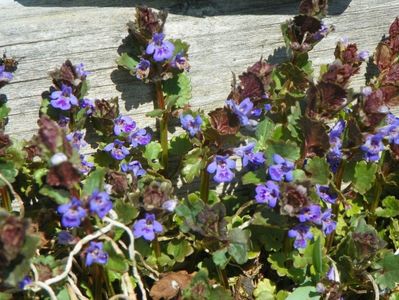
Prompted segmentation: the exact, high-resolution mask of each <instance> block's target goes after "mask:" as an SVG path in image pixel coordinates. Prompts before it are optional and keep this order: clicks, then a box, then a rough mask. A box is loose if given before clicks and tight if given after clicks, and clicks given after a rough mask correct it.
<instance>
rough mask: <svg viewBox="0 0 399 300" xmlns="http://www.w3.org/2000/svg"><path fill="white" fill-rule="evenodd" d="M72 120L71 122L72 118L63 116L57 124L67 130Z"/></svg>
mask: <svg viewBox="0 0 399 300" xmlns="http://www.w3.org/2000/svg"><path fill="white" fill-rule="evenodd" d="M70 120H71V119H70V118H68V117H65V116H63V115H61V116H60V118H59V119H58V121H57V123H58V125H60V127H63V128H65V127H67V126H68V124H69V121H70Z"/></svg>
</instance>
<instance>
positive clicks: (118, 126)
mask: <svg viewBox="0 0 399 300" xmlns="http://www.w3.org/2000/svg"><path fill="white" fill-rule="evenodd" d="M134 129H136V122H134V121H133V119H132V118H131V117H128V116H119V117H117V118H116V119H115V120H114V133H115V135H121V134H122V133H129V132H132V131H133V130H134Z"/></svg>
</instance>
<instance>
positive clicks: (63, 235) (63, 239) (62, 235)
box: [57, 230, 75, 246]
mask: <svg viewBox="0 0 399 300" xmlns="http://www.w3.org/2000/svg"><path fill="white" fill-rule="evenodd" d="M57 240H58V243H59V244H61V245H65V246H67V245H73V244H74V241H75V237H74V236H73V235H72V234H70V233H69V232H68V231H65V230H62V231H60V232H59V233H58V239H57Z"/></svg>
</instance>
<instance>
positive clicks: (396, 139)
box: [379, 113, 399, 145]
mask: <svg viewBox="0 0 399 300" xmlns="http://www.w3.org/2000/svg"><path fill="white" fill-rule="evenodd" d="M386 120H387V123H388V125H386V126H384V127H382V128H380V130H379V133H381V134H382V135H383V136H385V137H387V138H388V141H389V143H391V144H395V145H397V144H399V118H397V117H395V116H394V115H393V114H392V113H389V114H388V115H387V116H386Z"/></svg>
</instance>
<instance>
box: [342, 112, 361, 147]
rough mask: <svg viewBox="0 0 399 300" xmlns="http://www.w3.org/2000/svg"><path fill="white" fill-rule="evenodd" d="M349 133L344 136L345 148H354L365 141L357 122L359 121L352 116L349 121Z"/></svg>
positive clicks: (347, 124)
mask: <svg viewBox="0 0 399 300" xmlns="http://www.w3.org/2000/svg"><path fill="white" fill-rule="evenodd" d="M346 126H347V128H348V129H347V134H346V137H345V138H344V143H343V147H344V148H354V147H358V146H360V145H361V144H362V143H363V138H362V132H361V130H360V128H359V125H358V124H357V121H356V120H355V119H353V118H350V119H349V120H348V121H347V123H346Z"/></svg>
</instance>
